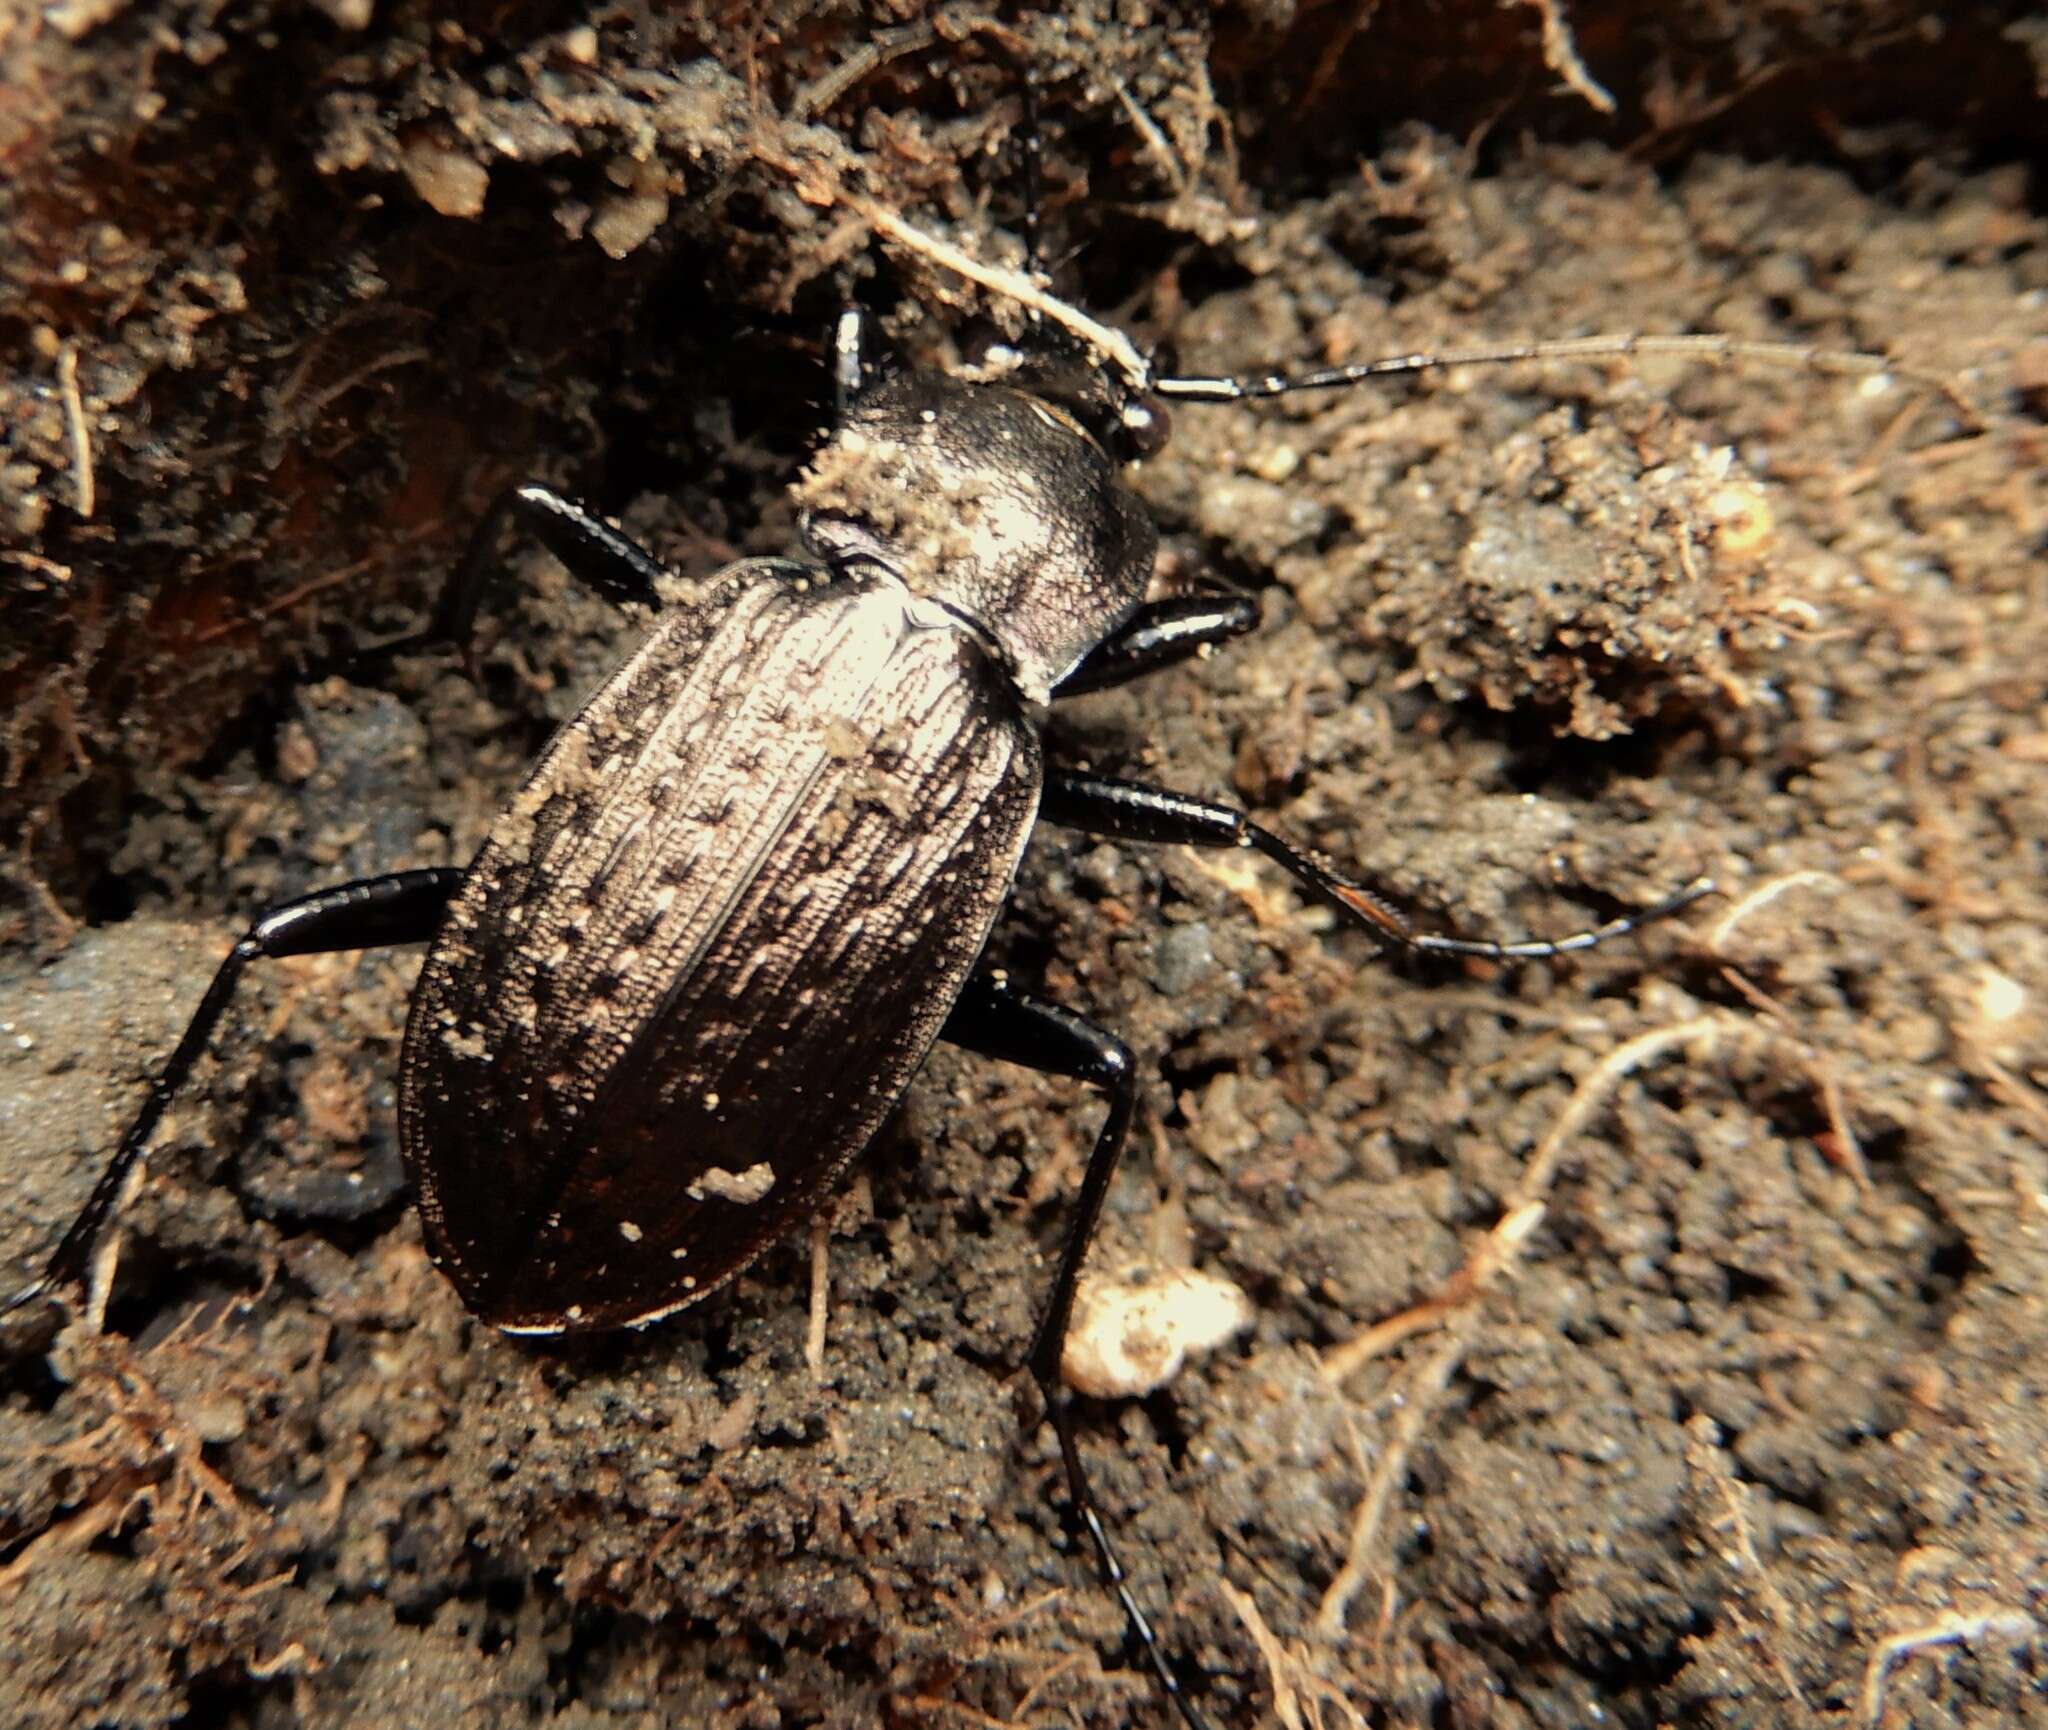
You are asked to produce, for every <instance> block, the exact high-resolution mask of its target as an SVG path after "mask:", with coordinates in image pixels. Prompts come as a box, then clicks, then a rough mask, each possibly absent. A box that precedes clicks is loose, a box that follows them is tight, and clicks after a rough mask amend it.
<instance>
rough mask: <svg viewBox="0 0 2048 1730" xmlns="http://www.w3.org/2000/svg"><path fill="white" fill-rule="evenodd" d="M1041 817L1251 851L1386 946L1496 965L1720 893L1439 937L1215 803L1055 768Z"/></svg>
mask: <svg viewBox="0 0 2048 1730" xmlns="http://www.w3.org/2000/svg"><path fill="white" fill-rule="evenodd" d="M1039 815H1040V816H1041V817H1042V818H1044V819H1045V820H1046V821H1047V822H1049V823H1058V824H1060V825H1061V826H1062V827H1064V828H1069V829H1082V830H1086V831H1087V832H1088V833H1089V834H1091V835H1107V836H1111V837H1113V838H1115V839H1117V840H1122V841H1155V842H1166V843H1176V842H1177V843H1181V844H1183V845H1186V846H1189V847H1251V848H1255V849H1256V850H1257V851H1259V852H1261V853H1263V854H1264V855H1265V856H1266V857H1267V858H1268V859H1270V860H1272V861H1273V862H1274V863H1275V864H1276V865H1278V866H1279V867H1280V868H1281V869H1282V870H1284V871H1285V872H1286V873H1287V874H1288V875H1289V876H1290V877H1292V878H1293V879H1294V880H1295V881H1296V882H1297V883H1299V884H1301V885H1302V887H1303V888H1305V889H1309V890H1313V891H1314V892H1315V893H1316V894H1317V895H1319V896H1320V897H1321V898H1322V899H1323V900H1325V901H1327V902H1328V903H1329V904H1330V905H1331V906H1332V907H1335V908H1336V909H1337V910H1338V911H1339V912H1340V913H1343V914H1345V915H1346V916H1347V917H1349V918H1350V919H1352V920H1353V921H1355V922H1356V923H1357V924H1359V925H1361V926H1363V927H1364V928H1365V929H1366V931H1368V932H1369V933H1370V934H1371V935H1372V936H1373V937H1374V938H1376V939H1377V940H1378V941H1379V942H1380V943H1381V944H1382V945H1384V946H1385V947H1386V948H1388V949H1390V950H1393V951H1395V952H1397V953H1400V954H1406V955H1476V956H1480V957H1482V958H1485V959H1487V960H1492V961H1531V960H1541V959H1543V958H1544V957H1546V956H1552V955H1569V954H1571V953H1573V952H1574V951H1577V950H1581V949H1591V948H1592V947H1593V946H1594V945H1595V944H1599V943H1605V942H1606V941H1607V940H1608V939H1609V938H1611V937H1620V936H1622V935H1624V934H1625V933H1627V932H1630V931H1637V930H1640V929H1641V928H1642V927H1643V926H1645V925H1648V924H1650V923H1651V922H1652V921H1654V920H1658V919H1662V918H1665V917H1666V916H1667V915H1669V914H1672V913H1676V912H1677V911H1678V910H1679V909H1680V908H1682V907H1689V906H1691V905H1692V903H1693V902H1695V901H1697V900H1699V899H1700V897H1701V896H1703V895H1710V894H1712V893H1713V889H1714V882H1713V879H1712V878H1710V877H1698V878H1695V879H1694V880H1693V881H1692V882H1690V883H1688V884H1686V886H1685V887H1684V888H1682V889H1680V890H1678V891H1677V892H1675V893H1674V894H1671V895H1667V896H1666V897H1665V898H1664V899H1663V900H1662V901H1659V902H1657V903H1655V904H1654V905H1652V906H1649V907H1645V908H1643V909H1642V910H1641V911H1639V912H1635V913H1626V914H1623V915H1622V916H1621V917H1620V918H1618V919H1610V920H1608V921H1607V923H1606V924H1605V925H1597V926H1594V927H1593V928H1592V929H1590V930H1586V931H1574V932H1572V933H1571V934H1570V935H1568V936H1564V937H1520V938H1515V939H1513V940H1511V941H1507V942H1494V941H1492V940H1491V939H1487V938H1475V937H1440V936H1437V935H1436V934H1435V933H1433V932H1426V931H1417V930H1416V929H1415V928H1414V927H1413V926H1412V925H1410V924H1409V923H1408V921H1407V919H1406V918H1405V917H1404V916H1403V915H1402V914H1401V912H1400V911H1399V910H1398V909H1397V908H1396V907H1395V906H1394V905H1393V903H1392V902H1391V901H1389V900H1388V899H1387V897H1386V896H1385V895H1383V894H1381V893H1380V892H1379V891H1378V890H1376V889H1373V888H1372V887H1370V886H1369V885H1367V884H1364V883H1360V882H1357V881H1355V880H1354V879H1352V878H1350V877H1347V876H1346V875H1344V874H1343V873H1342V872H1341V871H1339V870H1337V869H1336V867H1335V866H1333V865H1332V864H1331V863H1330V862H1329V861H1328V860H1327V859H1325V858H1323V857H1322V856H1321V855H1320V854H1316V853H1311V852H1309V851H1307V850H1305V849H1303V848H1299V847H1295V846H1293V845H1292V844H1290V843H1289V842H1286V841H1283V840H1282V839H1281V838H1280V837H1279V836H1278V835H1275V834H1274V833H1273V832H1272V831H1271V830H1270V829H1262V828H1261V827H1260V826H1259V825H1258V824H1256V823H1254V822H1253V821H1252V820H1251V819H1250V818H1249V817H1247V816H1246V815H1245V814H1244V813H1243V812H1242V811H1239V810H1236V809H1233V808H1232V807H1231V806H1228V805H1219V804H1216V803H1214V802H1213V801H1211V800H1207V799H1191V798H1189V797H1187V796H1186V795H1185V794H1182V793H1170V792H1168V791H1167V790H1166V789H1165V788H1163V787H1147V786H1144V785H1142V784H1141V783H1138V782H1135V781H1112V780H1107V779H1105V778H1103V777H1101V776H1096V775H1069V774H1062V773H1058V772H1054V773H1052V774H1049V775H1048V776H1047V777H1046V785H1045V797H1044V799H1043V800H1042V801H1041V802H1040V805H1039Z"/></svg>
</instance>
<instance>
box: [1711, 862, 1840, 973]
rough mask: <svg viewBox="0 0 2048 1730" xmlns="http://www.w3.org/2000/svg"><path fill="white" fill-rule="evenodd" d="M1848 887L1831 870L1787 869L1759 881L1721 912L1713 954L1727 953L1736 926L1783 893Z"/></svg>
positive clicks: (1715, 923) (1715, 927)
mask: <svg viewBox="0 0 2048 1730" xmlns="http://www.w3.org/2000/svg"><path fill="white" fill-rule="evenodd" d="M1843 887H1844V884H1843V882H1842V880H1841V878H1839V877H1837V876H1835V875H1834V874H1833V873H1832V872H1829V871H1812V870H1808V871H1787V872H1786V873H1785V874H1784V875H1783V876H1781V877H1772V878H1768V879H1766V880H1765V881H1764V882H1762V883H1759V884H1758V885H1757V886H1756V887H1755V888H1754V889H1752V890H1751V891H1750V892H1749V893H1748V894H1747V895H1745V896H1743V898H1742V899H1741V900H1740V901H1738V902H1736V903H1735V905H1734V906H1733V907H1731V908H1729V909H1728V911H1727V912H1726V913H1724V914H1722V915H1721V917H1720V918H1719V919H1717V920H1716V921H1715V922H1714V925H1713V928H1712V929H1711V930H1710V931H1708V933H1707V941H1706V947H1707V952H1708V953H1709V954H1710V955H1721V954H1725V953H1726V952H1727V948H1728V939H1729V938H1730V937H1731V936H1733V935H1734V933H1735V928H1736V927H1737V926H1738V925H1740V924H1741V923H1742V922H1743V921H1744V920H1745V919H1747V918H1748V917H1749V916H1750V915H1751V914H1752V913H1755V912H1757V911H1758V910H1759V909H1761V908H1764V907H1768V906H1769V905H1770V904H1771V903H1772V902H1773V901H1775V900H1777V898H1778V897H1779V896H1780V895H1783V894H1785V893H1787V892H1788V891H1790V890H1793V889H1805V888H1816V889H1821V888H1824V889H1828V890H1838V889H1841V888H1843Z"/></svg>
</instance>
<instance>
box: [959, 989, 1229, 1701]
mask: <svg viewBox="0 0 2048 1730" xmlns="http://www.w3.org/2000/svg"><path fill="white" fill-rule="evenodd" d="M940 1037H941V1038H942V1039H945V1040H947V1041H949V1042H950V1043H952V1044H954V1045H958V1046H962V1047H964V1048H965V1049H966V1050H969V1051H974V1052H979V1053H980V1054H981V1055H982V1056H984V1057H994V1058H999V1059H1001V1060H1002V1061H1003V1062H1005V1063H1016V1064H1021V1065H1022V1066H1023V1067H1025V1068H1026V1069H1036V1070H1038V1071H1040V1072H1042V1073H1044V1074H1047V1075H1066V1076H1072V1077H1073V1078H1074V1079H1075V1080H1076V1081H1083V1082H1086V1083H1087V1084H1088V1085H1089V1086H1090V1087H1093V1088H1095V1089H1096V1090H1097V1091H1098V1092H1100V1093H1101V1094H1102V1095H1103V1096H1104V1097H1105V1098H1106V1099H1107V1100H1108V1102H1109V1115H1108V1116H1107V1117H1106V1118H1104V1119H1103V1123H1102V1128H1101V1130H1100V1131H1099V1132H1098V1133H1097V1135H1096V1137H1095V1150H1094V1152H1092V1153H1091V1154H1090V1155H1089V1156H1088V1170H1087V1172H1086V1174H1085V1175H1084V1176H1083V1177H1082V1179H1081V1195H1080V1199H1079V1200H1078V1201H1077V1202H1076V1203H1075V1206H1074V1218H1073V1223H1072V1225H1071V1226H1070V1227H1069V1229H1068V1232H1067V1241H1066V1245H1065V1247H1064V1248H1063V1249H1062V1250H1061V1251H1060V1264H1059V1270H1058V1272H1057V1273H1055V1274H1054V1275H1053V1282H1052V1293H1051V1295H1050V1297H1049V1298H1048V1299H1047V1301H1046V1306H1045V1313H1044V1315H1043V1316H1042V1317H1041V1318H1040V1319H1039V1323H1038V1331H1037V1332H1036V1333H1035V1334H1033V1335H1032V1339H1031V1355H1030V1357H1029V1358H1028V1359H1027V1360H1026V1363H1027V1367H1028V1368H1029V1369H1030V1371H1031V1379H1032V1380H1033V1381H1035V1382H1036V1383H1037V1384H1038V1391H1039V1395H1040V1397H1041V1398H1043V1399H1044V1401H1045V1415H1046V1417H1047V1418H1048V1419H1050V1420H1051V1423H1052V1427H1053V1434H1054V1435H1056V1436H1057V1437H1058V1438H1059V1444H1060V1458H1061V1460H1062V1461H1063V1462H1064V1463H1065V1466H1066V1473H1067V1494H1068V1496H1069V1497H1070V1498H1071V1500H1072V1503H1073V1509H1074V1515H1075V1518H1077V1519H1078V1520H1079V1521H1080V1522H1081V1524H1082V1525H1083V1526H1084V1527H1086V1528H1087V1532H1088V1537H1089V1541H1090V1542H1091V1543H1092V1544H1093V1546H1094V1549H1095V1560H1096V1563H1097V1564H1098V1566H1100V1568H1101V1570H1102V1577H1103V1579H1104V1580H1106V1581H1107V1582H1108V1584H1109V1587H1110V1589H1111V1590H1112V1591H1113V1592H1115V1593H1116V1596H1117V1602H1118V1603H1120V1604H1121V1605H1122V1606H1123V1611H1124V1619H1125V1622H1126V1623H1127V1625H1128V1627H1129V1629H1130V1634H1131V1637H1132V1638H1133V1639H1134V1640H1136V1641H1137V1643H1138V1646H1139V1648H1140V1649H1141V1650H1142V1651H1143V1652H1144V1654H1145V1659H1146V1662H1147V1663H1149V1664H1150V1665H1151V1666H1152V1671H1153V1674H1154V1675H1155V1676H1157V1677H1158V1679H1159V1685H1160V1686H1161V1687H1162V1688H1164V1689H1165V1690H1166V1693H1167V1697H1168V1698H1169V1699H1171V1700H1172V1701H1173V1703H1174V1706H1175V1707H1176V1708H1177V1709H1178V1711H1179V1712H1180V1715H1181V1718H1182V1720H1183V1721H1184V1722H1185V1723H1186V1724H1187V1725H1188V1727H1189V1730H1211V1726H1210V1725H1209V1721H1208V1720H1207V1719H1206V1718H1205V1717H1204V1716H1203V1715H1202V1712H1201V1711H1200V1709H1199V1708H1198V1707H1197V1706H1196V1705H1195V1703H1194V1702H1193V1701H1192V1700H1191V1699H1189V1698H1188V1696H1187V1693H1186V1692H1185V1690H1184V1689H1183V1688H1182V1686H1181V1681H1180V1677H1179V1675H1178V1674H1176V1672H1175V1671H1174V1668H1173V1665H1172V1664H1171V1663H1170V1662H1169V1661H1168V1659H1167V1656H1166V1652H1165V1650H1164V1648H1163V1647H1161V1645H1160V1644H1159V1637H1158V1635H1157V1634H1155V1633H1154V1632H1153V1629H1152V1624H1151V1622H1150V1620H1149V1619H1147V1617H1146V1615H1145V1612H1144V1611H1143V1610H1142V1609H1141V1608H1140V1607H1139V1605H1138V1600H1137V1598H1136V1597H1135V1596H1134V1595H1133V1593H1132V1591H1131V1588H1130V1582H1129V1580H1128V1579H1127V1577H1126V1576H1125V1574H1124V1570H1123V1564H1122V1563H1121V1562H1119V1561H1118V1560H1117V1557H1116V1551H1115V1549H1114V1548H1113V1547H1112V1546H1111V1544H1110V1541H1109V1532H1108V1529H1107V1528H1106V1527H1105V1526H1104V1524H1103V1521H1102V1515H1101V1513H1100V1511H1099V1510H1098V1509H1097V1507H1096V1505H1095V1495H1094V1492H1093V1491H1092V1490H1091V1489H1090V1488H1089V1485H1088V1473H1087V1470H1086V1469H1085V1468H1084V1467H1083V1466H1082V1464H1081V1450H1080V1447H1079V1445H1078V1443H1077V1442H1076V1440H1075V1436H1074V1414H1073V1403H1072V1398H1071V1396H1070V1395H1069V1394H1068V1392H1067V1388H1066V1385H1065V1383H1063V1382H1062V1381H1061V1380H1060V1358H1061V1356H1062V1354H1063V1353H1064V1352H1065V1350H1066V1344H1067V1326H1068V1323H1069V1322H1070V1321H1071V1320H1072V1318H1073V1313H1074V1288H1075V1285H1076V1283H1077V1281H1078V1280H1079V1278H1080V1273H1081V1264H1082V1262H1083V1261H1084V1260H1086V1258H1087V1255H1088V1245H1089V1242H1090V1241H1091V1240H1092V1239H1093V1237H1094V1235H1095V1227H1096V1223H1097V1221H1099V1220H1100V1219H1101V1217H1102V1204H1103V1201H1104V1199H1105V1198H1106V1197H1107V1196H1108V1194H1109V1184H1110V1179H1111V1178H1112V1177H1114V1176H1115V1174H1116V1162H1117V1158H1118V1156H1119V1155H1120V1154H1121V1153H1122V1152H1123V1149H1124V1138H1125V1137H1126V1136H1127V1135H1128V1134H1129V1133H1130V1128H1131V1113H1132V1110H1133V1108H1134V1107H1135V1105H1136V1103H1137V1083H1136V1079H1135V1075H1134V1072H1133V1069H1132V1065H1131V1053H1130V1050H1129V1048H1128V1047H1127V1046H1125V1044H1124V1043H1123V1041H1122V1040H1120V1039H1118V1038H1117V1037H1116V1036H1115V1035H1114V1034H1112V1033H1107V1032H1105V1031H1104V1030H1103V1029H1101V1028H1099V1027H1097V1026H1096V1025H1095V1024H1094V1023H1093V1022H1091V1021H1087V1020H1084V1019H1083V1018H1082V1017H1081V1016H1078V1015H1076V1014H1074V1013H1073V1011H1072V1010H1068V1009H1062V1008H1060V1007H1059V1005H1057V1004H1054V1003H1046V1002H1044V1001H1042V1000H1040V999H1038V998H1035V997H1027V996H1025V995H1023V994H1022V993H1021V992H1015V991H1011V990H1009V989H1008V988H1007V987H1005V986H1003V985H1000V984H998V983H997V982H996V981H995V980H994V979H993V978H991V977H990V976H989V975H987V974H977V975H976V976H975V977H974V978H973V979H971V980H969V981H968V985H967V989H966V990H965V991H964V992H962V993H961V995H960V1001H959V1002H958V1003H957V1004H955V1005H954V1007H953V1013H952V1016H951V1017H950V1018H949V1019H948V1020H947V1022H946V1025H945V1029H944V1031H943V1032H942V1033H941V1034H940Z"/></svg>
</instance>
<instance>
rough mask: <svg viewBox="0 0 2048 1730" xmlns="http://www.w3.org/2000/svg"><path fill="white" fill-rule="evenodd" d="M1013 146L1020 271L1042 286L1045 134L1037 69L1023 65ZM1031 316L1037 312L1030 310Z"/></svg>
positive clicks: (1043, 275) (1043, 274) (1043, 284)
mask: <svg viewBox="0 0 2048 1730" xmlns="http://www.w3.org/2000/svg"><path fill="white" fill-rule="evenodd" d="M1017 150H1018V153H1019V155H1020V156H1021V157H1022V161H1021V163H1020V164H1019V167H1020V169H1021V172H1022V174H1023V177H1024V215H1023V219H1022V222H1021V226H1022V228H1023V230H1024V274H1025V275H1026V276H1028V277H1030V278H1031V280H1032V281H1033V282H1035V283H1037V284H1038V285H1039V286H1040V287H1041V288H1042V287H1044V286H1045V270H1044V267H1043V264H1042V262H1041V259H1040V257H1039V208H1038V201H1039V193H1040V188H1041V186H1042V185H1043V182H1044V169H1045V134H1044V133H1043V132H1041V131H1040V130H1039V127H1038V73H1037V71H1036V69H1035V68H1027V69H1026V71H1025V73H1024V120H1023V124H1022V125H1020V126H1019V127H1018V128H1017ZM1031 316H1032V318H1033V319H1034V320H1035V319H1036V318H1037V316H1038V315H1037V314H1036V313H1035V312H1034V313H1032V314H1031Z"/></svg>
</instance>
